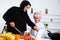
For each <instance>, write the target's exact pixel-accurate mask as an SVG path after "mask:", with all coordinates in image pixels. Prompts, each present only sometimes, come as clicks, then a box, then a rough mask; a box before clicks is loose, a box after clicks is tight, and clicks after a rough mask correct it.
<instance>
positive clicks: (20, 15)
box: [3, 7, 35, 34]
mask: <svg viewBox="0 0 60 40" xmlns="http://www.w3.org/2000/svg"><path fill="white" fill-rule="evenodd" d="M3 18H4V20H5V21H6V23H7V25H8V27H7V30H8V31H9V32H12V33H15V34H19V32H17V31H16V30H15V29H14V28H12V27H11V26H10V22H15V27H17V28H18V29H19V30H20V31H21V32H23V31H25V30H26V23H27V24H28V25H29V26H31V28H33V27H34V26H35V24H34V23H33V22H32V21H31V20H30V18H29V16H28V14H27V12H24V11H23V10H22V9H21V8H20V7H11V8H10V9H8V11H7V12H6V13H5V14H4V15H3Z"/></svg>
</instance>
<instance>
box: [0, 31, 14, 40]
mask: <svg viewBox="0 0 60 40" xmlns="http://www.w3.org/2000/svg"><path fill="white" fill-rule="evenodd" d="M0 39H3V40H15V35H14V34H12V33H10V32H9V33H4V34H2V33H0Z"/></svg>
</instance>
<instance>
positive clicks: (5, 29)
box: [2, 24, 8, 33]
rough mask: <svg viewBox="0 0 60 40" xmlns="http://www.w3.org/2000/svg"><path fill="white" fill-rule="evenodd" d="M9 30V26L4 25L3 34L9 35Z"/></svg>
mask: <svg viewBox="0 0 60 40" xmlns="http://www.w3.org/2000/svg"><path fill="white" fill-rule="evenodd" d="M7 32H8V30H7V24H5V25H4V29H3V32H2V33H7Z"/></svg>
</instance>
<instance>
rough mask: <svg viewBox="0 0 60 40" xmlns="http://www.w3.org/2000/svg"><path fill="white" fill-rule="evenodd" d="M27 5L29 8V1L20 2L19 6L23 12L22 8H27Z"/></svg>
mask: <svg viewBox="0 0 60 40" xmlns="http://www.w3.org/2000/svg"><path fill="white" fill-rule="evenodd" d="M27 5H30V6H31V4H30V2H29V1H27V0H24V1H22V2H21V4H20V8H21V9H22V10H23V9H24V7H25V6H27Z"/></svg>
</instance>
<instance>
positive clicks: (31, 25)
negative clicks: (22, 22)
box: [26, 15, 36, 29]
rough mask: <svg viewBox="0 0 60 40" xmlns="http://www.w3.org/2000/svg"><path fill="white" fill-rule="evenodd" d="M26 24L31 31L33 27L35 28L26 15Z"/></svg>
mask: <svg viewBox="0 0 60 40" xmlns="http://www.w3.org/2000/svg"><path fill="white" fill-rule="evenodd" d="M26 22H27V24H28V25H29V26H30V27H31V28H32V29H33V27H34V26H36V25H35V24H34V23H33V22H32V21H31V20H30V18H29V16H28V15H26Z"/></svg>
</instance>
